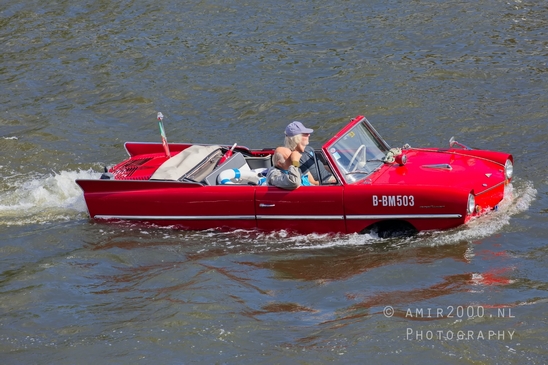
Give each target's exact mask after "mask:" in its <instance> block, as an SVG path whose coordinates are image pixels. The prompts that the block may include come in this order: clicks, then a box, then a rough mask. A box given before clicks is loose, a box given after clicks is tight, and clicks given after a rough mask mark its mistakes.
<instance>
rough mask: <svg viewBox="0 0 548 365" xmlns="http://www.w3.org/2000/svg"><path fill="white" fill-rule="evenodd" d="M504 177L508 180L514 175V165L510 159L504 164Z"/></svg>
mask: <svg viewBox="0 0 548 365" xmlns="http://www.w3.org/2000/svg"><path fill="white" fill-rule="evenodd" d="M504 175H505V176H506V179H508V180H510V179H512V175H514V164H513V163H512V160H510V159H508V160H506V163H505V164H504Z"/></svg>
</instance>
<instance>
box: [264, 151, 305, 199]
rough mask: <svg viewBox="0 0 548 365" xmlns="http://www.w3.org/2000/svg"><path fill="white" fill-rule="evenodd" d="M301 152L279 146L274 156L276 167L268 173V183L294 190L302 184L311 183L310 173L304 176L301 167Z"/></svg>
mask: <svg viewBox="0 0 548 365" xmlns="http://www.w3.org/2000/svg"><path fill="white" fill-rule="evenodd" d="M300 158H301V153H300V152H299V151H293V152H291V150H290V149H289V148H286V147H278V148H276V150H275V151H274V154H273V156H272V163H273V164H274V167H272V168H270V169H269V170H268V173H267V174H266V183H267V185H272V186H277V187H279V188H282V189H287V190H294V189H297V188H298V187H299V186H301V185H305V186H306V185H310V182H309V178H310V176H309V174H308V173H307V174H306V175H304V176H302V175H301V172H300V171H299V168H298V167H297V166H298V165H299V159H300Z"/></svg>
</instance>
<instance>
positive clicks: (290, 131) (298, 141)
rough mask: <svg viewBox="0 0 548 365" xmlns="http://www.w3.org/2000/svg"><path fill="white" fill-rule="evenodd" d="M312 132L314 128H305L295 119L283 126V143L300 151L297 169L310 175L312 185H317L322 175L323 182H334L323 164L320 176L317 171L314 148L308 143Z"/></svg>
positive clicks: (293, 149)
mask: <svg viewBox="0 0 548 365" xmlns="http://www.w3.org/2000/svg"><path fill="white" fill-rule="evenodd" d="M312 132H314V129H311V128H306V127H305V126H304V125H303V124H302V123H301V122H298V121H295V122H292V123H289V125H288V126H287V127H286V128H285V140H284V145H285V147H287V148H289V149H290V150H291V151H299V152H300V153H302V156H301V158H300V166H299V170H300V171H301V174H306V173H308V175H309V176H310V177H311V178H310V182H311V183H312V184H313V185H319V184H320V183H319V181H320V178H321V177H322V176H323V177H324V178H323V182H324V183H333V182H336V180H335V178H334V177H333V175H332V174H331V172H330V171H328V169H327V168H326V167H325V166H324V165H322V168H323V169H324V171H322V176H320V174H319V173H318V167H317V165H316V157H315V153H314V149H313V148H312V147H310V146H309V145H308V144H309V137H310V134H311V133H312Z"/></svg>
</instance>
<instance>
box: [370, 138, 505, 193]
mask: <svg viewBox="0 0 548 365" xmlns="http://www.w3.org/2000/svg"><path fill="white" fill-rule="evenodd" d="M404 153H405V154H406V155H407V163H406V164H405V165H404V166H399V165H397V164H392V165H384V166H383V167H382V168H381V169H380V170H379V171H378V172H377V173H375V174H373V175H372V176H370V179H369V181H367V179H366V182H370V183H372V184H375V185H377V184H406V185H412V186H418V185H423V186H425V185H426V186H433V185H437V186H439V185H443V186H453V187H455V188H466V189H470V190H473V191H474V193H475V194H476V195H477V194H481V193H482V192H484V191H486V190H489V189H491V188H493V187H494V186H497V185H500V184H501V183H502V182H504V181H505V179H506V178H505V175H504V162H505V161H506V158H507V156H508V155H507V154H501V153H492V152H488V151H463V150H460V149H459V150H454V149H453V150H427V149H410V150H407V151H404ZM499 161H500V162H499Z"/></svg>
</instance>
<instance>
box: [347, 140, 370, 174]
mask: <svg viewBox="0 0 548 365" xmlns="http://www.w3.org/2000/svg"><path fill="white" fill-rule="evenodd" d="M360 151H363V156H362V158H363V161H360V159H359V158H358V154H359V153H360ZM354 161H356V166H354V169H351V167H352V164H353V163H354ZM359 162H363V164H364V166H365V164H366V163H367V156H366V155H365V145H363V144H362V145H361V146H360V147H358V149H357V150H356V152H354V156H352V159H351V160H350V163H349V164H348V166H347V167H346V171H350V172H352V171H355V170H356V169H357V168H358V165H359Z"/></svg>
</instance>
